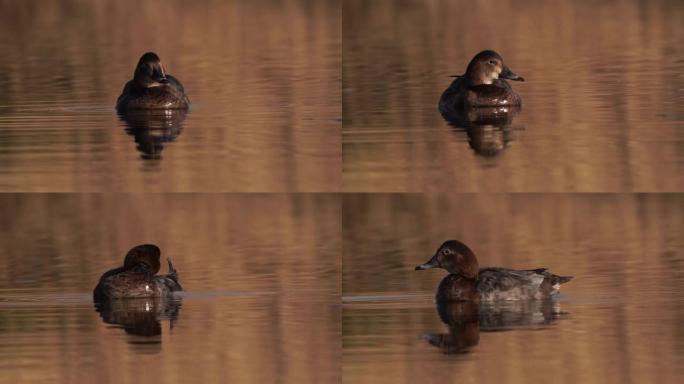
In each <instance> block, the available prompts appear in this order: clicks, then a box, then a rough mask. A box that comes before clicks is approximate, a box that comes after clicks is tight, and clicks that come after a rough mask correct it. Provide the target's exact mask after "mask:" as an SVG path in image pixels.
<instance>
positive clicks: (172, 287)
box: [93, 244, 183, 302]
mask: <svg viewBox="0 0 684 384" xmlns="http://www.w3.org/2000/svg"><path fill="white" fill-rule="evenodd" d="M160 255H161V251H160V249H159V247H157V246H156V245H154V244H142V245H138V246H135V247H133V248H132V249H131V250H130V251H128V253H127V254H126V257H125V258H124V264H123V266H122V267H118V268H114V269H110V270H109V271H107V272H105V273H104V274H103V275H102V276H101V277H100V281H99V282H98V283H97V286H95V289H94V290H93V299H94V300H95V301H96V302H102V301H106V300H109V299H123V298H154V297H167V296H170V295H171V294H172V293H173V292H176V291H182V290H183V287H181V285H180V283H179V282H178V272H177V271H176V269H175V268H174V267H173V264H172V263H171V260H170V259H168V258H167V262H168V265H169V272H168V274H166V275H157V272H159V267H160V263H159V257H160Z"/></svg>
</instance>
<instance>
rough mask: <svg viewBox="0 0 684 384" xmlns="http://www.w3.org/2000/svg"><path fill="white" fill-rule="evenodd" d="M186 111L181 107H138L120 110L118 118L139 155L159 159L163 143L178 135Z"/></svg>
mask: <svg viewBox="0 0 684 384" xmlns="http://www.w3.org/2000/svg"><path fill="white" fill-rule="evenodd" d="M187 113H188V111H187V110H183V109H139V110H130V111H126V112H120V113H119V118H121V120H123V121H124V122H125V123H126V125H127V126H128V127H127V128H126V132H127V133H128V134H129V135H131V136H133V137H134V138H135V142H136V144H137V145H136V148H137V149H138V151H140V153H141V154H142V156H141V157H142V158H143V159H146V160H149V159H160V158H161V152H162V150H163V149H164V145H165V144H166V143H169V142H172V141H174V140H175V139H176V137H178V135H180V133H181V131H182V130H183V127H182V124H183V121H184V120H185V117H186V114H187Z"/></svg>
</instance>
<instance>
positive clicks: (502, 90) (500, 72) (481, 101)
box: [439, 50, 525, 115]
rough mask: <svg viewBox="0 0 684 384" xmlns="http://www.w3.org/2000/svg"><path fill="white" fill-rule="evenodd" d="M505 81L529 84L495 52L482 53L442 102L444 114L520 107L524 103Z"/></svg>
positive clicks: (440, 106)
mask: <svg viewBox="0 0 684 384" xmlns="http://www.w3.org/2000/svg"><path fill="white" fill-rule="evenodd" d="M504 79H509V80H517V81H525V79H523V78H522V77H521V76H518V75H516V74H515V73H513V72H511V70H510V69H509V68H508V67H507V66H506V65H504V63H503V59H502V58H501V56H500V55H499V54H498V53H496V52H494V51H490V50H487V51H482V52H480V53H478V54H477V55H475V57H473V59H472V60H471V61H470V64H468V68H467V69H466V73H465V74H464V75H459V76H456V80H454V81H453V82H452V83H451V85H450V86H449V88H447V89H446V91H444V93H443V94H442V97H440V99H439V110H440V112H442V114H443V115H444V114H447V115H448V114H449V113H455V112H456V111H458V110H461V109H463V108H472V107H501V106H520V105H521V103H522V100H521V99H520V96H518V94H517V93H515V91H513V88H511V86H510V85H509V84H508V83H507V82H506V80H504Z"/></svg>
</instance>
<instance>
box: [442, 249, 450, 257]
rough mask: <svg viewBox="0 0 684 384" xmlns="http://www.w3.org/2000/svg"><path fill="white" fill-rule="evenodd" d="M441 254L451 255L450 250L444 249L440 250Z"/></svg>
mask: <svg viewBox="0 0 684 384" xmlns="http://www.w3.org/2000/svg"><path fill="white" fill-rule="evenodd" d="M442 254H443V255H451V249H449V248H445V249H444V250H442Z"/></svg>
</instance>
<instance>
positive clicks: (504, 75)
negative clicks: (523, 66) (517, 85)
mask: <svg viewBox="0 0 684 384" xmlns="http://www.w3.org/2000/svg"><path fill="white" fill-rule="evenodd" d="M499 79H508V80H515V81H525V79H523V77H522V76H518V75H516V74H515V73H513V71H511V69H510V68H508V67H506V66H504V67H503V71H501V73H500V74H499Z"/></svg>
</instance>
